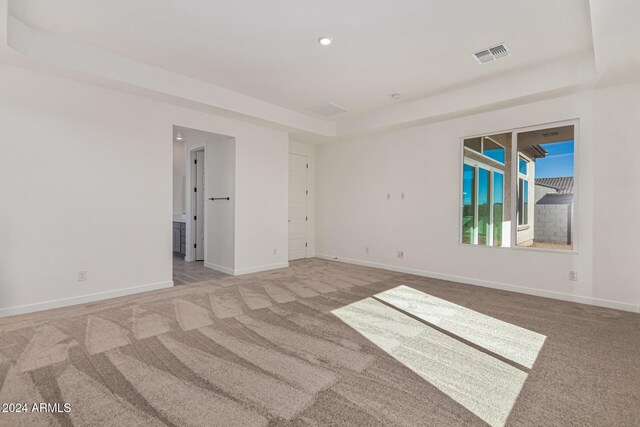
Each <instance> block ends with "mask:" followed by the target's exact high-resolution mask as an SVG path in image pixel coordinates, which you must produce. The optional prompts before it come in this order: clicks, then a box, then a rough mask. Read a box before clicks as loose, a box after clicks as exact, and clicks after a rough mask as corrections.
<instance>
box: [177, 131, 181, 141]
mask: <svg viewBox="0 0 640 427" xmlns="http://www.w3.org/2000/svg"><path fill="white" fill-rule="evenodd" d="M176 140H177V141H182V136H180V133H179V132H178V136H176Z"/></svg>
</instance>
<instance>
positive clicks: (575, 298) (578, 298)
mask: <svg viewBox="0 0 640 427" xmlns="http://www.w3.org/2000/svg"><path fill="white" fill-rule="evenodd" d="M316 258H321V259H326V260H331V261H338V262H344V263H347V264H355V265H362V266H364V267H373V268H380V269H383V270H390V271H397V272H399V273H407V274H413V275H416V276H423V277H430V278H433V279H441V280H449V281H451V282H458V283H464V284H467V285H476V286H483V287H485V288H492V289H500V290H503V291H511V292H518V293H521V294H527V295H534V296H538V297H544V298H551V299H557V300H561V301H569V302H576V303H580V304H588V305H595V306H598V307H606V308H614V309H617V310H623V311H630V312H632V313H640V305H634V304H629V303H625V302H620V301H612V300H607V299H602V298H594V297H586V296H582V295H572V294H566V293H563V292H554V291H546V290H542V289H536V288H529V287H526V286H519V285H512V284H509V283H500V282H492V281H489V280H480V279H473V278H470V277H462V276H454V275H451V274H443V273H435V272H432V271H425V270H417V269H413V268H406V267H401V266H397V265H390V264H381V263H377V262H371V261H365V260H359V259H351V258H341V257H336V256H334V255H326V254H316Z"/></svg>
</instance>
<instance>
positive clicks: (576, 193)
mask: <svg viewBox="0 0 640 427" xmlns="http://www.w3.org/2000/svg"><path fill="white" fill-rule="evenodd" d="M569 125H572V126H573V142H574V149H573V155H574V174H573V176H574V183H573V205H574V209H572V213H573V222H572V236H571V240H572V243H573V248H572V249H571V250H565V249H547V248H531V247H525V246H518V245H517V232H518V225H517V222H518V221H517V220H515V218H517V203H511V209H510V214H511V218H512V220H511V221H510V222H511V226H510V228H509V230H510V236H508V241H507V242H505V241H504V229H503V246H489V245H477V244H469V243H462V238H463V230H462V223H461V218H462V209H463V203H462V196H463V186H464V179H463V173H462V172H463V170H462V168H463V167H464V164H465V149H466V150H470V151H472V152H473V153H477V154H478V155H480V156H483V154H482V153H478V152H477V151H476V150H471V149H470V148H467V147H465V146H464V141H465V140H466V139H470V138H480V137H483V136H487V135H496V134H503V133H511V143H512V147H517V143H518V141H517V135H518V134H519V133H523V132H530V131H535V130H541V129H547V128H552V127H562V126H569ZM580 147H581V144H580V119H579V118H573V119H566V120H560V121H555V122H547V123H543V124H539V125H534V126H526V127H519V128H511V129H503V130H497V131H496V130H487V131H485V132H482V133H478V134H472V135H468V136H464V137H462V138H460V153H459V155H460V157H459V158H460V159H462V161H461V162H460V165H461V166H460V170H459V173H458V178H459V194H458V206H459V212H458V220H457V221H456V224H457V226H458V245H460V246H464V247H474V248H492V249H494V250H507V251H513V250H516V251H525V252H526V251H531V252H549V253H554V254H559V255H560V254H564V255H576V254H578V253H579V252H578V251H579V238H580V233H579V232H578V230H579V229H580V228H579V220H580V208H579V206H580V182H581V175H580V173H581V169H580V163H579V159H580ZM505 150H506V149H505ZM510 151H511V153H505V157H506V155H510V156H511V168H512V175H513V176H518V174H519V170H518V162H517V159H518V156H519V154H518V150H517V149H516V150H514V149H512V150H510ZM484 157H486V156H484ZM489 159H490V160H491V161H495V160H493V159H491V158H490V157H489ZM496 163H500V162H496ZM506 185H509V188H510V189H511V197H512V198H513V195H514V194H517V190H518V188H517V186H518V183H517V180H514V179H512V180H511V182H510V183H508V184H506ZM492 190H493V189H492ZM516 200H517V197H516ZM512 201H513V200H512ZM474 233H475V230H474ZM492 235H493V233H492ZM505 243H506V245H505Z"/></svg>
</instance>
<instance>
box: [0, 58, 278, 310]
mask: <svg viewBox="0 0 640 427" xmlns="http://www.w3.org/2000/svg"><path fill="white" fill-rule="evenodd" d="M0 93H2V97H0V133H1V136H0V138H1V139H0V183H1V184H0V200H3V201H5V203H3V205H2V208H1V209H0V316H1V315H8V314H13V313H19V312H26V311H33V310H37V309H43V308H49V307H54V306H61V305H67V304H72V303H77V302H82V301H88V300H93V299H98V298H105V297H110V296H115V295H120V294H126V293H131V292H137V291H141V290H148V289H153V288H159V287H166V286H171V270H172V265H171V263H172V255H171V239H172V236H171V221H172V213H173V209H172V188H173V185H172V155H173V147H172V127H173V125H174V124H177V125H181V126H185V127H190V128H195V129H201V130H204V131H208V132H213V133H219V134H223V135H229V136H233V137H234V138H235V140H236V163H237V167H236V199H237V203H236V230H237V233H236V253H235V264H236V267H238V268H239V269H241V270H244V271H247V270H252V269H263V268H266V267H269V266H278V265H279V266H284V265H287V260H286V252H287V251H286V248H287V167H286V165H287V161H288V160H287V156H288V154H287V152H288V144H289V141H288V135H287V134H286V133H285V132H281V131H277V130H273V129H269V128H265V127H262V126H258V125H253V124H248V123H243V122H239V121H236V120H232V119H228V118H223V117H220V116H215V115H211V114H206V113H203V112H198V111H193V110H190V109H186V108H181V107H177V106H172V105H168V104H165V103H161V102H157V101H152V100H148V99H143V98H139V97H136V96H133V95H126V94H123V93H120V92H116V91H112V90H108V89H104V88H100V87H95V86H90V85H87V84H83V83H79V82H76V81H72V80H66V79H63V78H59V77H53V76H50V75H46V74H40V73H37V72H33V71H29V70H26V69H22V68H17V67H13V66H7V65H0ZM258 212H259V213H260V214H259V215H258V214H257V213H258ZM276 246H277V247H278V248H281V250H279V251H278V255H274V254H273V248H274V247H276ZM83 269H84V270H87V271H88V280H87V281H86V282H77V280H76V275H77V271H78V270H83Z"/></svg>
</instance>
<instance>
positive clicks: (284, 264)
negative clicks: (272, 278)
mask: <svg viewBox="0 0 640 427" xmlns="http://www.w3.org/2000/svg"><path fill="white" fill-rule="evenodd" d="M287 267H289V263H288V262H281V263H278V264H268V265H260V266H258V267H249V268H240V269H238V270H236V276H240V275H242V274H249V273H258V272H260V271H268V270H276V269H278V268H287Z"/></svg>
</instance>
